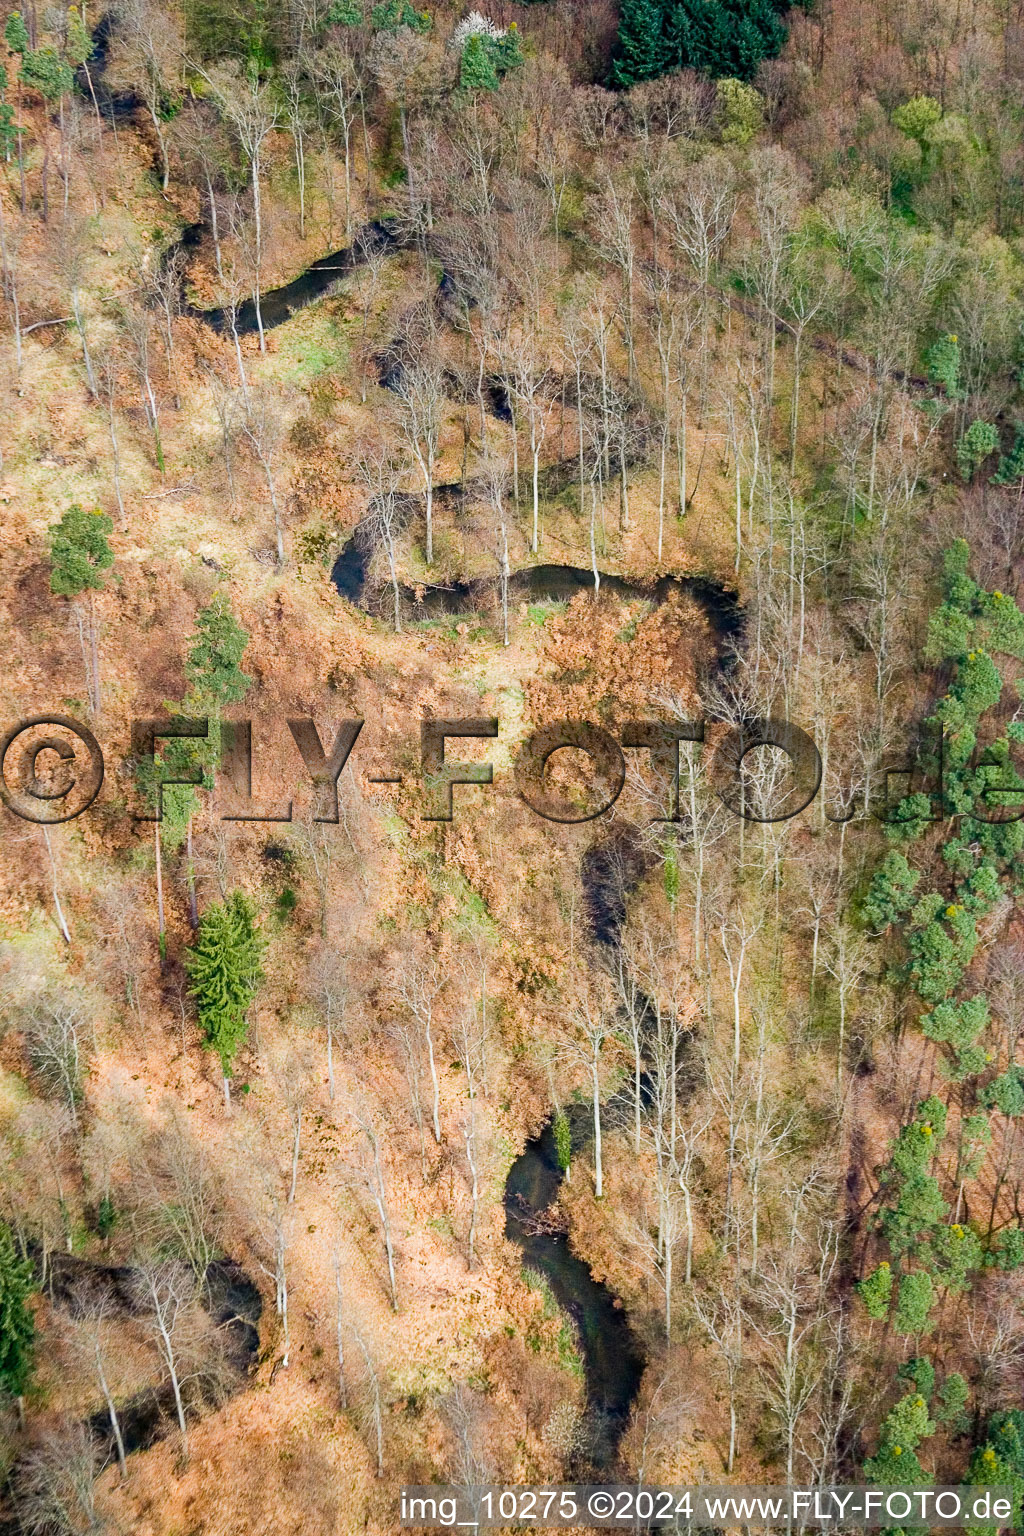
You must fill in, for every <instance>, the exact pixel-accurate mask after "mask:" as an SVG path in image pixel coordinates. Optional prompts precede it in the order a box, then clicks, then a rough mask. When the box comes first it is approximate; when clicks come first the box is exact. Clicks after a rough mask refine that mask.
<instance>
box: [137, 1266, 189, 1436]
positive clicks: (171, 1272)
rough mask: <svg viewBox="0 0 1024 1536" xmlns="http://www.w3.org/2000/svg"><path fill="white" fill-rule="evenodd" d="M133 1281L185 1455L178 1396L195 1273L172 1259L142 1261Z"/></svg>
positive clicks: (185, 1430)
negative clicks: (162, 1370)
mask: <svg viewBox="0 0 1024 1536" xmlns="http://www.w3.org/2000/svg"><path fill="white" fill-rule="evenodd" d="M135 1283H136V1289H137V1292H138V1296H139V1301H140V1304H141V1305H142V1306H143V1307H144V1308H145V1309H146V1311H147V1313H148V1315H149V1320H150V1325H151V1327H152V1330H153V1336H154V1339H155V1342H156V1345H157V1349H158V1350H159V1352H160V1358H161V1360H162V1361H163V1365H164V1368H165V1370H166V1371H167V1376H168V1379H169V1381H170V1383H171V1391H172V1392H173V1394H174V1411H175V1414H176V1416H177V1420H178V1430H179V1432H180V1434H181V1448H182V1452H183V1454H184V1455H185V1456H187V1455H188V1428H187V1426H186V1423H185V1402H184V1398H183V1397H182V1383H183V1376H182V1370H183V1363H182V1353H183V1348H184V1344H185V1337H186V1334H187V1332H188V1325H189V1324H190V1322H191V1321H192V1319H191V1317H190V1313H191V1311H192V1309H193V1307H194V1304H195V1295H196V1292H195V1277H194V1275H192V1274H191V1272H190V1271H189V1270H188V1269H187V1268H186V1267H185V1265H184V1264H180V1263H178V1262H177V1261H176V1260H173V1259H170V1260H164V1261H162V1262H161V1261H159V1260H157V1261H152V1262H149V1263H146V1264H144V1265H143V1266H142V1267H141V1268H140V1269H139V1270H138V1271H137V1275H136V1282H135Z"/></svg>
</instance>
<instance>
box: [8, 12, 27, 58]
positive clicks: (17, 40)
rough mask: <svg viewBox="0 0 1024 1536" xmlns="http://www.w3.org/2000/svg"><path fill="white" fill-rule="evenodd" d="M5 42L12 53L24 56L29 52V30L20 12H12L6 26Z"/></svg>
mask: <svg viewBox="0 0 1024 1536" xmlns="http://www.w3.org/2000/svg"><path fill="white" fill-rule="evenodd" d="M4 42H5V43H6V44H7V46H8V48H9V49H10V50H11V52H12V53H18V54H22V55H24V54H26V53H27V52H28V45H29V36H28V28H27V27H26V25H25V18H24V17H23V16H22V14H21V12H20V11H12V12H11V14H10V15H9V16H8V18H7V22H6V25H5V26H4Z"/></svg>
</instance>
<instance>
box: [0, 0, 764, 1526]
mask: <svg viewBox="0 0 1024 1536" xmlns="http://www.w3.org/2000/svg"><path fill="white" fill-rule="evenodd" d="M109 31H110V25H109V22H108V20H107V18H106V17H104V18H103V20H102V21H101V22H100V24H99V27H98V28H97V31H96V42H97V51H96V55H95V56H94V61H93V67H92V78H93V85H94V87H95V89H96V94H97V99H98V102H99V108H100V111H101V112H102V113H103V114H104V116H107V117H113V118H116V117H119V116H125V115H128V114H129V113H131V112H134V111H135V110H137V109H138V108H139V107H140V106H141V102H140V101H139V99H138V98H137V97H136V96H134V95H133V94H132V93H128V92H125V93H120V94H118V93H114V92H111V91H110V90H109V88H108V87H107V86H106V85H105V84H104V83H103V82H102V81H101V79H100V77H101V75H102V73H103V67H104V63H105V60H106V53H107V48H108V45H109ZM204 229H205V226H204V225H203V224H196V225H190V226H188V227H187V228H186V229H185V230H184V231H183V232H182V235H181V237H180V241H179V245H180V246H182V247H184V248H185V249H190V248H194V247H195V246H196V245H197V244H198V242H199V240H200V239H201V237H202V234H203V232H204ZM375 245H376V246H377V247H378V248H385V249H397V248H398V246H399V241H398V239H397V238H396V236H395V234H394V232H393V231H392V230H391V229H390V228H389V227H388V226H387V225H386V224H384V223H374V224H370V225H368V226H367V227H366V229H365V230H364V231H362V232H361V234H360V236H359V237H358V238H357V240H356V241H355V242H354V243H353V245H351V246H350V247H347V248H346V249H344V250H340V251H335V252H332V253H330V254H328V255H326V256H323V257H321V258H320V259H319V260H318V261H315V262H313V264H312V265H311V266H310V267H309V268H308V269H307V270H306V271H305V272H303V273H301V274H300V275H299V276H298V277H296V278H294V279H293V280H292V281H291V282H288V283H285V284H283V285H282V286H280V287H278V288H274V289H270V290H268V291H267V292H265V293H263V294H261V296H260V315H259V320H261V321H262V324H263V328H264V329H265V330H270V329H273V328H274V327H275V326H278V325H282V324H284V323H285V322H287V321H288V320H289V319H290V318H291V316H292V315H293V314H294V313H295V311H296V310H298V309H301V308H302V307H304V306H305V305H307V304H310V303H312V302H314V301H315V300H316V299H319V298H321V297H323V296H324V295H325V294H327V293H328V292H329V291H330V290H331V288H332V287H333V285H334V284H336V283H337V282H338V281H339V280H340V279H341V278H343V277H344V276H346V275H347V274H348V273H350V272H352V271H354V270H355V269H356V268H357V267H358V266H359V265H360V263H361V262H362V261H363V260H365V258H366V254H367V252H368V250H371V249H373V247H374V246H375ZM443 282H444V279H442V286H443ZM183 307H184V309H185V310H186V312H187V313H188V314H189V315H190V316H192V317H193V318H195V319H200V320H202V321H204V322H205V323H206V324H209V325H210V326H212V327H214V328H215V329H217V330H220V331H226V330H228V329H230V328H231V327H232V321H233V328H234V330H235V331H236V332H237V334H239V335H245V334H250V333H252V332H254V331H256V330H257V328H258V318H257V313H256V306H255V303H254V301H253V299H252V298H249V299H247V300H246V301H245V302H243V303H240V304H239V305H238V306H237V308H236V309H235V311H234V314H233V315H232V313H231V311H229V310H228V309H226V308H224V307H220V308H212V309H200V308H197V307H195V306H193V305H191V304H188V303H187V302H186V301H185V299H184V295H183ZM381 383H382V385H383V386H384V387H385V388H386V387H388V384H389V378H388V375H387V366H385V365H382V372H381ZM486 385H487V391H488V396H487V403H488V406H489V408H490V409H491V410H492V412H493V413H494V414H497V415H501V416H505V417H507V414H508V410H507V402H506V401H505V400H504V399H503V398H502V397H500V395H499V394H497V393H495V390H496V389H497V386H496V384H495V382H494V381H492V380H489V379H488V380H487V381H486ZM492 397H493V398H492ZM556 468H557V466H556ZM568 468H570V469H571V468H572V466H568ZM462 494H463V488H462V487H461V486H457V485H456V486H439V487H437V488H436V489H435V501H436V502H437V503H439V504H441V505H443V504H444V502H445V500H446V499H447V500H449V501H452V500H455V499H456V498H461V496H462ZM412 500H413V498H410V501H412ZM370 553H371V551H370V548H369V544H368V540H367V537H366V528H365V525H361V526H360V527H359V528H357V529H356V530H355V532H354V533H353V535H352V536H351V537H350V538H349V539H348V541H347V543H346V544H345V546H344V547H343V548H342V550H341V552H340V553H339V555H338V556H337V559H336V560H335V562H334V565H333V568H332V571H331V579H332V581H333V583H334V585H335V587H336V588H337V590H338V592H339V594H340V595H341V596H342V597H343V598H345V599H347V600H348V601H349V602H351V603H353V604H355V605H357V606H359V607H363V608H366V606H367V588H368V582H367V576H368V565H369V559H370ZM494 586H495V583H494V582H493V581H486V580H480V581H465V580H456V581H451V582H447V583H436V584H429V585H425V586H415V587H414V586H411V585H409V584H404V585H403V586H402V587H401V589H400V593H401V601H402V605H403V609H404V610H405V612H406V615H407V616H408V617H409V618H411V619H413V620H416V619H429V618H438V617H444V616H451V615H456V614H463V613H471V612H475V611H477V610H478V609H479V607H480V606H481V600H482V599H483V601H484V603H488V602H493V591H494ZM585 591H589V592H590V593H591V594H595V595H597V596H598V597H600V596H605V595H612V596H614V597H617V598H620V599H626V600H635V599H644V600H648V601H651V602H654V603H660V602H664V601H666V599H668V598H669V597H671V596H672V595H674V594H677V593H685V594H688V595H689V596H691V597H693V598H694V599H696V600H697V601H698V602H699V603H700V604H701V606H702V607H703V609H704V611H705V613H706V614H707V616H708V618H709V620H710V623H711V627H712V630H713V632H714V634H715V636H716V638H717V641H718V644H719V650H720V652H721V650H722V649H723V648H724V646H725V644H726V642H728V641H730V640H734V639H736V638H737V637H738V635H739V632H740V629H741V626H742V610H741V608H740V606H739V603H738V599H737V595H736V593H735V592H733V591H731V590H730V589H729V588H728V587H726V586H724V585H721V584H719V583H717V582H715V581H714V580H712V579H710V578H707V577H701V576H673V575H665V576H661V577H659V578H657V579H655V580H653V581H651V582H649V583H643V582H635V581H629V580H627V579H626V578H624V577H621V576H617V575H614V574H611V573H600V575H599V581H595V574H594V572H593V571H592V570H588V569H585V568H581V567H577V566H571V565H553V564H546V565H535V566H529V567H526V568H524V569H522V570H520V571H516V572H515V573H513V575H512V576H511V578H510V583H509V598H510V601H515V602H519V601H522V600H528V601H533V602H543V601H550V602H558V601H566V600H569V599H571V598H573V597H575V596H576V595H577V593H580V592H585ZM606 852H607V847H606V843H605V842H602V841H601V840H599V841H597V842H595V843H594V844H592V845H591V848H590V849H589V850H588V852H587V854H586V855H585V856H584V867H583V875H584V884H585V886H586V888H587V893H588V903H589V908H590V920H591V929H592V936H593V941H594V944H595V946H596V948H597V949H599V950H600V949H604V950H605V951H606V952H609V951H613V950H614V948H615V946H617V944H618V942H619V931H620V928H621V925H622V921H623V919H624V916H625V896H624V893H623V892H622V891H619V892H617V893H616V891H615V889H614V888H613V884H608V883H606V882H605V881H604V880H603V878H602V862H601V861H602V858H603V857H605V855H606ZM627 1095H628V1090H627V1094H620V1095H617V1096H616V1097H615V1098H614V1099H612V1100H610V1101H608V1103H607V1104H606V1106H605V1109H606V1114H607V1115H608V1118H609V1121H614V1120H615V1118H616V1115H617V1113H618V1112H620V1111H621V1110H622V1109H623V1107H624V1104H625V1099H626V1097H627ZM566 1113H567V1116H568V1119H569V1124H570V1129H571V1133H572V1143H573V1150H574V1153H576V1154H578V1153H579V1152H581V1151H583V1150H585V1148H586V1147H587V1145H588V1144H589V1141H590V1138H591V1135H592V1121H591V1112H590V1109H589V1107H588V1106H584V1105H579V1104H573V1105H570V1106H568V1107H567V1110H566ZM562 1180H563V1173H562V1170H561V1168H560V1167H559V1163H558V1158H557V1154H556V1149H555V1137H554V1126H553V1119H549V1120H547V1121H546V1122H545V1124H544V1125H543V1126H542V1127H541V1129H540V1130H539V1131H538V1132H537V1134H536V1135H534V1136H532V1137H531V1138H530V1139H529V1141H528V1142H527V1143H526V1146H525V1147H524V1149H523V1151H522V1152H521V1153H520V1155H519V1156H518V1157H517V1158H516V1159H515V1161H514V1162H513V1164H512V1167H511V1169H510V1171H509V1174H508V1178H507V1180H506V1185H505V1192H504V1205H505V1232H506V1236H507V1237H509V1238H510V1239H511V1240H512V1241H513V1242H515V1243H516V1244H517V1246H518V1247H519V1248H520V1249H521V1251H522V1254H523V1261H524V1263H525V1264H526V1265H527V1266H528V1267H529V1268H531V1269H534V1270H536V1271H537V1272H539V1273H540V1274H542V1275H543V1276H544V1277H545V1279H546V1280H547V1282H548V1285H549V1286H550V1288H551V1292H552V1294H553V1295H554V1297H555V1299H556V1301H557V1302H558V1304H559V1306H560V1307H561V1308H562V1310H563V1311H564V1312H565V1313H566V1314H567V1316H568V1317H570V1318H571V1320H572V1322H573V1325H574V1327H575V1329H576V1333H577V1338H578V1342H579V1347H580V1351H581V1353H582V1356H583V1362H584V1370H585V1379H586V1414H585V1420H584V1428H585V1433H584V1436H583V1445H582V1447H581V1451H580V1456H581V1457H582V1460H583V1461H585V1462H586V1463H587V1464H589V1466H591V1467H593V1468H594V1469H601V1468H608V1467H611V1466H612V1465H613V1463H614V1461H615V1457H616V1455H617V1451H618V1445H619V1440H620V1438H621V1435H622V1433H623V1431H624V1429H625V1428H626V1425H627V1424H628V1420H629V1414H630V1411H631V1409H632V1405H633V1402H634V1399H635V1397H636V1393H637V1391H638V1389H639V1386H640V1381H641V1378H642V1375H643V1371H644V1366H645V1358H644V1352H643V1349H642V1346H641V1344H640V1342H639V1340H638V1339H637V1337H636V1334H635V1332H634V1330H633V1328H632V1326H631V1324H630V1321H629V1318H628V1315H627V1313H626V1311H625V1309H624V1307H623V1306H622V1303H621V1302H620V1301H619V1299H618V1298H617V1297H616V1296H615V1295H614V1293H613V1292H612V1291H611V1289H610V1288H609V1287H608V1286H607V1285H606V1284H604V1283H603V1282H601V1281H598V1280H596V1279H595V1278H594V1276H593V1274H592V1273H591V1271H590V1269H589V1267H588V1266H587V1264H586V1263H585V1262H584V1260H583V1259H581V1258H580V1257H579V1256H578V1255H577V1254H575V1253H574V1252H573V1251H572V1248H571V1246H570V1242H569V1237H568V1234H567V1233H566V1232H564V1231H561V1230H559V1229H558V1226H557V1223H551V1222H548V1223H545V1222H544V1221H538V1219H537V1218H538V1217H542V1216H543V1214H544V1213H545V1212H548V1211H549V1210H550V1208H551V1207H552V1205H553V1204H554V1202H555V1200H556V1198H557V1196H558V1192H559V1189H560V1187H561V1184H562ZM219 1268H220V1269H222V1270H223V1271H224V1273H223V1274H222V1275H221V1274H219V1270H218V1267H217V1266H214V1267H213V1270H212V1271H211V1273H212V1274H213V1273H214V1271H217V1273H216V1274H214V1280H215V1285H216V1287H219V1290H218V1289H216V1288H214V1289H212V1290H211V1299H210V1307H211V1314H212V1315H213V1317H214V1320H215V1321H217V1322H219V1323H221V1324H222V1325H224V1326H229V1327H235V1328H236V1331H237V1332H238V1338H237V1340H235V1341H234V1342H233V1346H232V1347H233V1349H234V1350H235V1355H236V1356H237V1358H236V1359H234V1363H235V1364H236V1366H237V1367H238V1370H239V1385H241V1384H242V1378H243V1376H244V1372H245V1370H246V1369H247V1368H248V1361H249V1360H250V1359H251V1358H252V1356H253V1355H254V1353H255V1348H256V1330H255V1323H256V1320H257V1319H258V1317H259V1295H258V1292H257V1291H256V1289H255V1287H254V1286H252V1283H251V1282H250V1281H249V1280H248V1278H247V1277H246V1276H245V1275H244V1274H243V1273H242V1272H241V1271H240V1270H238V1269H237V1266H231V1265H223V1266H220V1267H219ZM111 1284H112V1285H115V1288H116V1277H115V1279H114V1280H112V1281H111ZM225 1309H226V1310H225ZM165 1411H166V1405H165V1404H164V1403H163V1402H162V1400H161V1394H160V1393H159V1392H148V1393H145V1394H141V1395H140V1397H139V1398H138V1399H133V1401H132V1402H131V1403H129V1404H125V1405H123V1407H122V1408H120V1409H119V1412H120V1413H121V1414H122V1421H121V1422H122V1432H123V1434H124V1437H125V1446H126V1449H128V1450H132V1449H137V1448H140V1447H142V1446H145V1445H148V1444H151V1443H152V1440H153V1439H154V1438H155V1437H156V1435H157V1434H158V1433H159V1432H160V1426H161V1425H162V1423H163V1421H164V1418H165ZM90 1427H91V1429H92V1430H93V1432H94V1433H95V1434H96V1435H97V1436H98V1437H100V1438H102V1437H103V1435H104V1433H106V1434H107V1435H108V1436H109V1424H108V1423H107V1420H106V1416H105V1415H104V1414H97V1415H95V1416H94V1418H93V1419H92V1420H90ZM0 1536H3V1533H2V1531H0Z"/></svg>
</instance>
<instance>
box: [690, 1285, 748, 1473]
mask: <svg viewBox="0 0 1024 1536" xmlns="http://www.w3.org/2000/svg"><path fill="white" fill-rule="evenodd" d="M692 1306H693V1310H694V1313H695V1314H696V1317H697V1321H698V1322H699V1323H700V1325H701V1327H702V1328H703V1329H704V1332H705V1333H706V1334H707V1336H708V1338H709V1340H710V1341H711V1344H712V1345H713V1347H714V1349H715V1352H716V1354H717V1355H718V1357H719V1359H720V1360H721V1362H722V1366H723V1369H724V1371H725V1379H726V1389H727V1391H728V1395H729V1449H728V1453H727V1455H726V1458H725V1470H726V1472H728V1473H729V1474H730V1475H731V1473H732V1469H733V1466H734V1464H735V1461H736V1450H737V1445H738V1430H739V1421H738V1417H737V1409H738V1405H739V1401H740V1392H741V1385H742V1383H743V1381H744V1369H743V1367H744V1361H745V1351H744V1336H743V1327H744V1322H745V1317H744V1312H743V1306H742V1304H741V1302H740V1297H739V1292H738V1289H737V1286H736V1284H735V1283H733V1284H729V1283H728V1282H727V1283H726V1284H725V1285H724V1286H723V1287H722V1288H721V1290H720V1291H717V1292H716V1293H714V1294H712V1295H711V1296H709V1297H704V1296H703V1295H701V1294H700V1293H694V1294H693V1297H692Z"/></svg>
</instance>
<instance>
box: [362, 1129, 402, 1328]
mask: <svg viewBox="0 0 1024 1536" xmlns="http://www.w3.org/2000/svg"><path fill="white" fill-rule="evenodd" d="M355 1118H356V1122H357V1124H358V1125H359V1127H360V1129H361V1130H362V1132H363V1135H364V1136H365V1137H366V1146H367V1150H368V1152H369V1166H368V1167H366V1166H364V1169H363V1177H364V1181H365V1183H366V1186H367V1188H368V1189H369V1192H370V1197H371V1199H372V1200H373V1203H374V1206H375V1207H376V1211H377V1215H378V1217H379V1219H380V1227H381V1237H382V1238H383V1241H384V1256H385V1259H386V1261H387V1271H388V1291H389V1294H390V1298H391V1310H392V1311H393V1312H397V1311H398V1282H397V1279H396V1276H395V1250H394V1244H393V1242H392V1239H391V1209H390V1206H389V1204H388V1193H387V1185H386V1183H385V1181H384V1165H383V1161H382V1159H381V1150H380V1136H379V1134H378V1132H377V1129H376V1127H375V1125H374V1123H373V1120H372V1119H371V1117H370V1115H369V1113H368V1112H367V1111H365V1110H362V1109H360V1110H357V1111H356V1117H355Z"/></svg>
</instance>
